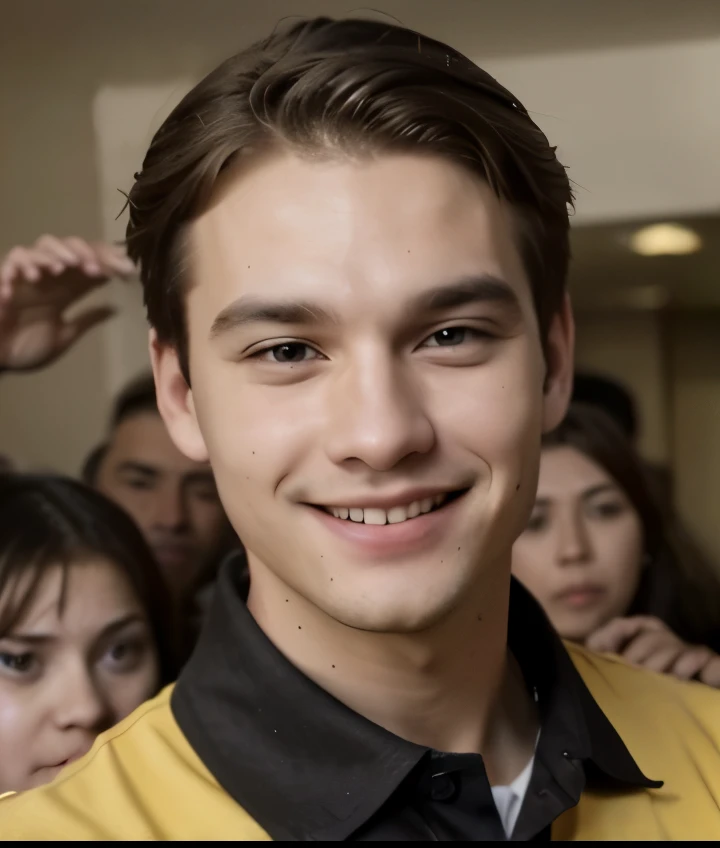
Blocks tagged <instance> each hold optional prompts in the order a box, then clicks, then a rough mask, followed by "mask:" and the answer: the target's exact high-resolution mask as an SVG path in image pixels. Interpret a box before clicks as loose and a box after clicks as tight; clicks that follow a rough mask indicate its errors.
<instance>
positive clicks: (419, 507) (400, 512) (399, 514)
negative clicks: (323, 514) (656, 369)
mask: <svg viewBox="0 0 720 848" xmlns="http://www.w3.org/2000/svg"><path fill="white" fill-rule="evenodd" d="M446 499H447V494H442V495H435V497H432V498H423V499H422V500H421V501H413V502H412V503H409V504H405V505H404V506H394V507H392V508H391V509H387V510H385V509H378V508H377V507H368V508H367V509H361V508H359V507H352V508H351V507H345V506H330V507H327V510H328V512H329V513H331V514H332V515H334V516H335V518H349V519H350V520H351V521H356V522H358V523H362V522H364V523H365V524H400V522H401V521H407V520H408V519H409V518H416V517H417V516H418V515H421V514H423V513H426V512H430V510H431V509H432V508H433V507H436V506H440V504H441V503H443V502H444V501H445V500H446Z"/></svg>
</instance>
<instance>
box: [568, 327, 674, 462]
mask: <svg viewBox="0 0 720 848" xmlns="http://www.w3.org/2000/svg"><path fill="white" fill-rule="evenodd" d="M660 329H661V328H660V322H659V320H658V317H657V315H656V313H654V312H626V313H610V314H602V313H601V314H583V315H578V316H577V353H576V363H577V366H578V367H579V368H584V369H588V370H591V371H596V372H599V373H601V374H602V373H604V374H608V375H611V376H614V377H616V378H617V379H618V380H620V381H621V382H623V383H624V384H625V385H626V386H627V388H628V389H629V390H630V391H631V392H632V394H633V396H634V398H635V400H636V402H637V407H638V413H639V418H640V422H639V423H640V439H639V447H640V450H641V451H642V453H643V455H644V456H645V457H647V459H649V460H651V461H653V462H658V463H665V462H667V461H668V460H669V459H670V456H669V444H668V437H669V434H668V427H667V408H668V407H667V404H668V386H667V382H666V376H665V374H664V373H663V371H664V365H663V356H662V341H661V334H660Z"/></svg>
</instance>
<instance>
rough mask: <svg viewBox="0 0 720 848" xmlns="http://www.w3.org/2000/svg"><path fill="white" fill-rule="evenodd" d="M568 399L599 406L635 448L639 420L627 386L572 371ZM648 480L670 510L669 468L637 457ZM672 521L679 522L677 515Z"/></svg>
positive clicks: (613, 379)
mask: <svg viewBox="0 0 720 848" xmlns="http://www.w3.org/2000/svg"><path fill="white" fill-rule="evenodd" d="M572 402H573V403H581V404H583V405H588V406H593V407H596V408H597V409H602V410H603V411H604V412H605V413H606V414H607V415H609V416H610V417H611V418H612V419H613V421H614V422H615V424H616V425H617V426H618V427H619V428H620V429H621V430H622V432H623V435H624V436H625V438H626V439H627V441H628V442H630V444H631V445H632V447H633V448H634V449H635V450H637V447H638V439H639V436H640V427H641V420H640V415H639V413H638V408H637V403H636V402H635V399H634V397H633V395H632V393H631V392H630V390H629V389H628V388H627V386H625V385H624V384H623V383H622V382H620V381H619V380H617V379H615V377H611V376H610V375H609V374H600V373H596V372H592V371H582V370H580V371H576V372H575V378H574V382H573V393H572ZM641 462H642V463H643V466H644V469H645V474H646V476H647V480H648V483H649V484H650V486H651V487H652V489H653V492H654V495H655V497H656V498H657V499H658V500H659V502H660V505H661V506H662V508H663V510H665V511H667V512H672V511H673V480H672V473H671V470H670V468H668V466H667V465H663V464H659V463H657V462H648V461H647V460H645V459H643V458H642V457H641ZM675 523H676V524H677V523H679V522H678V520H677V517H676V518H675Z"/></svg>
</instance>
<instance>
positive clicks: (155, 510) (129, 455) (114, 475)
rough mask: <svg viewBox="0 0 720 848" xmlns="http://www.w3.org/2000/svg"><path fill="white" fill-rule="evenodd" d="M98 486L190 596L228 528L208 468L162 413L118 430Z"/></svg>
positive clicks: (176, 590)
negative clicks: (178, 443) (180, 443)
mask: <svg viewBox="0 0 720 848" xmlns="http://www.w3.org/2000/svg"><path fill="white" fill-rule="evenodd" d="M97 488H98V489H99V490H100V491H101V492H103V493H104V494H105V495H107V496H108V497H110V498H112V500H114V501H115V502H116V503H118V504H119V505H120V506H121V507H123V508H124V509H125V511H126V512H128V513H129V514H130V515H131V516H132V518H133V519H134V520H135V522H136V524H137V525H138V526H139V527H140V529H141V530H142V532H143V535H144V536H145V538H146V539H147V541H148V543H149V544H150V547H151V548H152V550H153V551H154V553H155V556H156V557H157V560H158V562H159V563H160V566H161V568H162V570H163V573H164V574H165V577H166V579H167V581H168V584H169V586H170V589H171V591H172V592H173V594H175V595H177V596H179V597H184V596H185V594H186V593H187V592H188V591H189V590H191V589H192V587H193V586H194V585H195V581H196V580H197V577H198V573H199V572H200V571H201V570H202V569H203V568H204V567H205V565H206V564H207V561H208V559H209V557H210V556H211V555H212V554H213V553H214V551H215V548H216V546H217V545H218V543H219V539H220V535H221V533H222V532H223V529H224V528H225V521H226V519H225V513H224V512H223V508H222V505H221V503H220V500H219V498H218V494H217V488H216V486H215V480H214V478H213V475H212V472H211V470H210V467H209V466H208V464H207V463H205V462H194V461H193V460H191V459H188V458H187V457H185V456H183V454H181V453H180V451H179V450H178V449H177V448H176V447H175V445H174V444H173V443H172V441H171V439H170V437H169V435H168V432H167V429H166V427H165V425H164V423H163V420H162V418H161V417H160V416H159V415H158V414H157V413H156V412H154V411H152V410H148V411H146V412H138V413H135V414H133V415H130V416H129V417H127V418H125V419H123V420H122V421H121V422H120V423H119V424H118V426H117V427H116V428H115V431H114V433H113V435H112V439H111V441H110V444H109V446H108V451H107V454H106V455H105V457H104V458H103V460H102V463H101V465H100V469H99V472H98V478H97Z"/></svg>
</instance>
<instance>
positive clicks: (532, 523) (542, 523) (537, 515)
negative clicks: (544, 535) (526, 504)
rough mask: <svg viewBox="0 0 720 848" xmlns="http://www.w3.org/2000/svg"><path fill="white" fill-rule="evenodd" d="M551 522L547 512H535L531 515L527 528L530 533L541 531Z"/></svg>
mask: <svg viewBox="0 0 720 848" xmlns="http://www.w3.org/2000/svg"><path fill="white" fill-rule="evenodd" d="M549 523H550V522H549V520H548V517H547V514H546V513H544V512H534V513H533V514H532V515H531V516H530V520H529V521H528V523H527V527H526V528H525V530H526V532H529V533H540V532H541V531H542V530H545V529H546V528H547V526H548V524H549Z"/></svg>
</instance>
